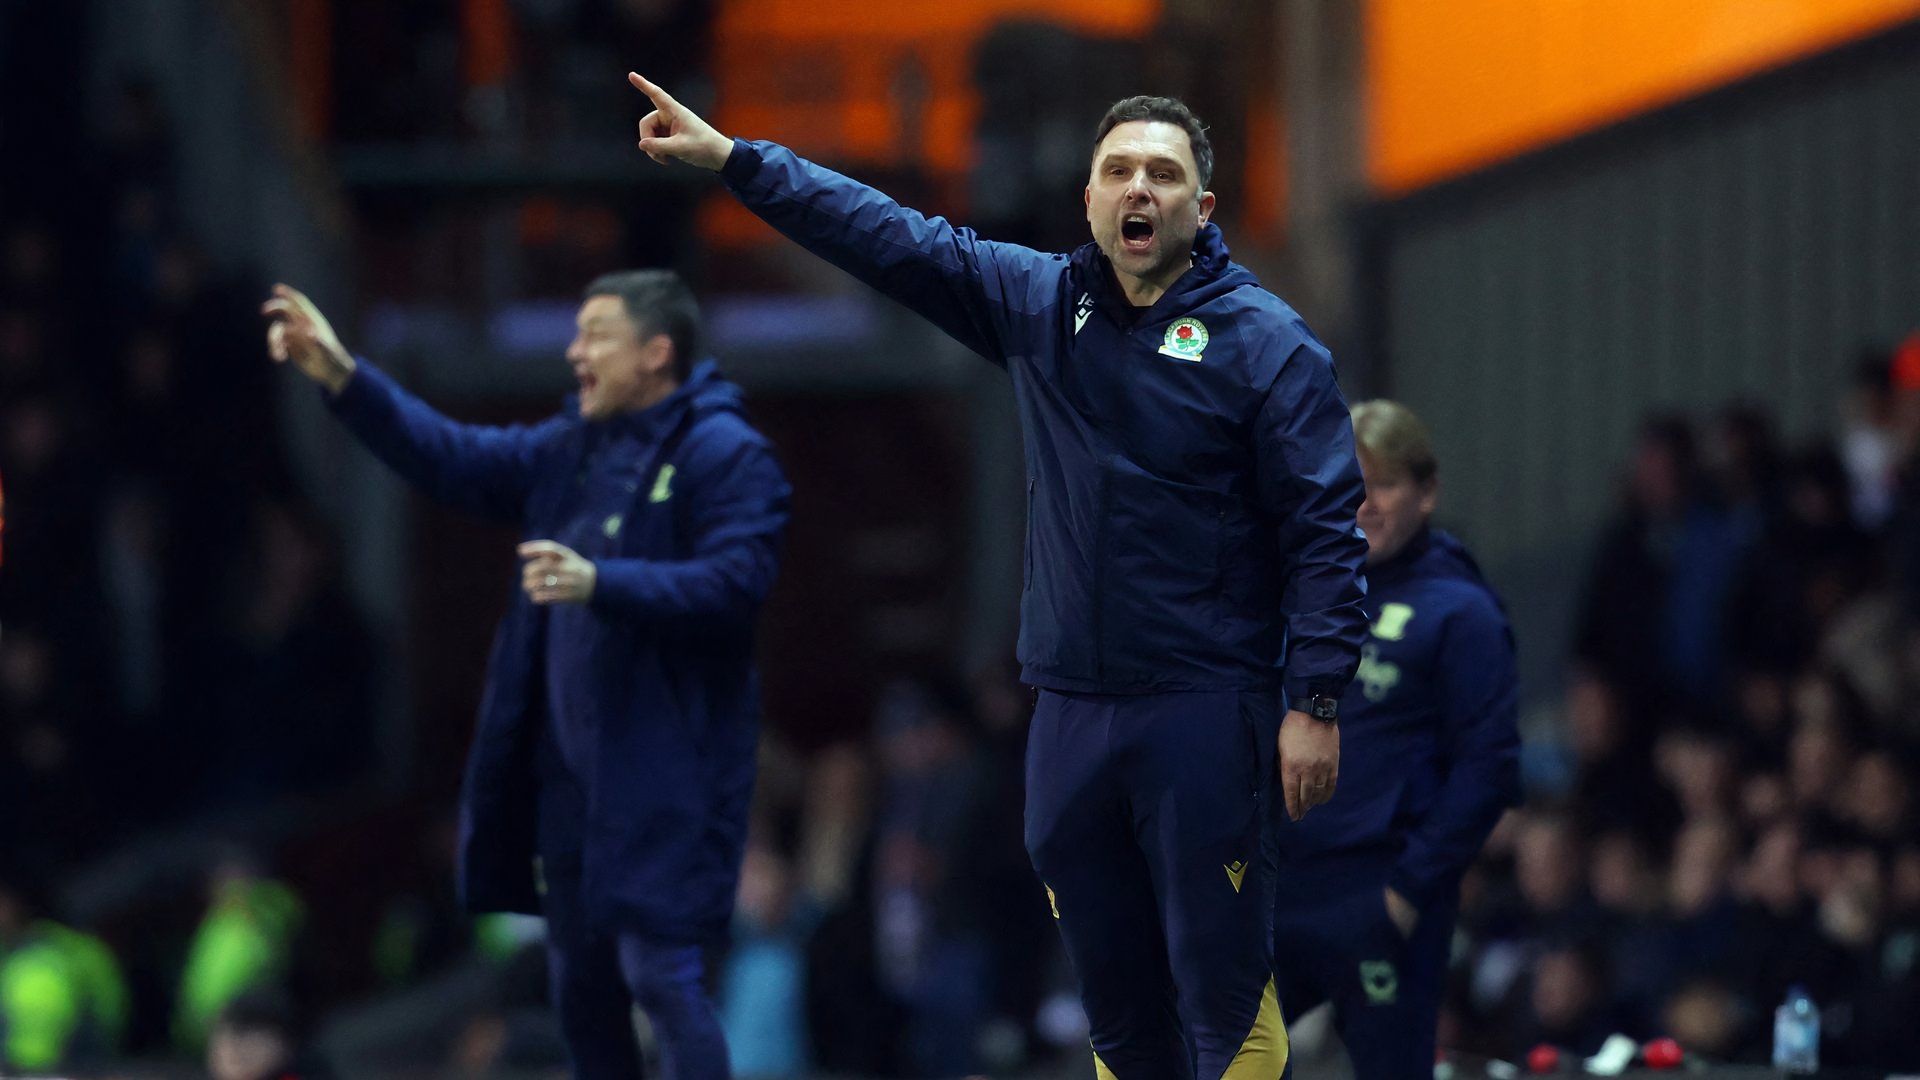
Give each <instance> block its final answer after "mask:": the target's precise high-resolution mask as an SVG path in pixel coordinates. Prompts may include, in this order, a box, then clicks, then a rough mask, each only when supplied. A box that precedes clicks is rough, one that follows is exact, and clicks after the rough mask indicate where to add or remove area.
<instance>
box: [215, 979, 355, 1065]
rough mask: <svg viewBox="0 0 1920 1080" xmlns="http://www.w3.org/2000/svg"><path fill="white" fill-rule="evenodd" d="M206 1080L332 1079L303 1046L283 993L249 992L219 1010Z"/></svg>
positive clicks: (288, 1002)
mask: <svg viewBox="0 0 1920 1080" xmlns="http://www.w3.org/2000/svg"><path fill="white" fill-rule="evenodd" d="M207 1074H208V1075H209V1076H210V1077H211V1078H212V1080H326V1078H328V1077H331V1076H332V1075H333V1073H332V1071H331V1070H329V1069H327V1068H326V1066H325V1065H324V1064H323V1063H321V1062H320V1061H319V1060H318V1059H317V1058H316V1057H315V1056H314V1055H313V1054H312V1052H311V1051H308V1050H306V1049H305V1048H304V1046H303V1040H302V1038H301V1035H300V1025H299V1022H298V1020H297V1019H296V1018H295V1016H294V1011H293V1005H292V1002H290V1001H289V1000H288V999H287V998H286V997H285V996H284V995H282V994H278V993H275V992H272V991H254V992H250V993H247V994H243V995H241V996H240V997H237V998H235V999H234V1000H233V1001H232V1002H231V1003H229V1004H228V1005H227V1007H226V1008H224V1009H221V1010H220V1017H219V1019H217V1020H216V1021H214V1025H213V1033H212V1035H211V1036H210V1038H209V1039H208V1041H207Z"/></svg>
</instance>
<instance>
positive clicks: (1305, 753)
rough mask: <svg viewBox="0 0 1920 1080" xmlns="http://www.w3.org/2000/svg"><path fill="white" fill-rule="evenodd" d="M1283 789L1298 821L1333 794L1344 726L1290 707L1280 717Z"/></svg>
mask: <svg viewBox="0 0 1920 1080" xmlns="http://www.w3.org/2000/svg"><path fill="white" fill-rule="evenodd" d="M1278 750H1279V755H1280V761H1279V765H1280V793H1281V794H1282V795H1284V796H1285V797H1286V801H1287V816H1288V817H1290V818H1292V819H1293V820H1295V821H1299V820H1300V819H1301V818H1303V817H1305V816H1306V814H1307V811H1308V810H1311V809H1313V808H1314V807H1316V806H1319V805H1320V804H1321V803H1323V802H1326V801H1327V800H1328V799H1331V798H1333V786H1334V783H1335V782H1336V781H1338V780H1339V779H1340V729H1339V727H1337V726H1335V725H1333V724H1329V723H1325V722H1323V721H1320V720H1315V719H1314V718H1313V717H1311V716H1308V715H1307V714H1306V713H1303V712H1301V711H1300V710H1299V709H1289V710H1288V711H1287V715H1286V718H1285V719H1283V720H1281V721H1280V743H1279V747H1278Z"/></svg>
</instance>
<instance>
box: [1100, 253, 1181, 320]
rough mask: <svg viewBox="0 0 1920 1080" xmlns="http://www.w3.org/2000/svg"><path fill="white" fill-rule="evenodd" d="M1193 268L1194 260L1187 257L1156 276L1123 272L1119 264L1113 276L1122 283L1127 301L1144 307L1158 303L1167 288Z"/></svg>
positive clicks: (1123, 293) (1135, 305) (1121, 287)
mask: <svg viewBox="0 0 1920 1080" xmlns="http://www.w3.org/2000/svg"><path fill="white" fill-rule="evenodd" d="M1191 269H1193V260H1192V259H1191V258H1187V259H1183V260H1181V261H1180V263H1179V264H1178V265H1175V266H1169V267H1168V268H1167V269H1166V271H1165V272H1163V273H1161V274H1160V275H1158V276H1156V277H1151V278H1145V277H1135V276H1133V275H1132V274H1127V273H1122V272H1121V270H1120V268H1119V267H1117V266H1116V267H1114V269H1113V277H1114V280H1115V281H1117V282H1119V283H1120V292H1121V294H1122V295H1123V296H1125V297H1126V298H1127V303H1129V304H1132V305H1133V306H1134V307H1139V308H1144V307H1152V306H1153V305H1154V304H1156V303H1158V302H1159V301H1160V298H1161V297H1162V296H1165V295H1166V294H1167V290H1168V289H1171V288H1173V283H1174V282H1176V281H1179V280H1180V277H1181V275H1182V274H1185V273H1186V272H1187V271H1189V270H1191Z"/></svg>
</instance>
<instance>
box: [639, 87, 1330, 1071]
mask: <svg viewBox="0 0 1920 1080" xmlns="http://www.w3.org/2000/svg"><path fill="white" fill-rule="evenodd" d="M628 78H629V81H630V82H632V84H633V85H634V86H635V87H636V88H637V89H639V90H640V91H641V92H643V93H645V94H646V95H647V97H648V98H649V99H651V101H652V104H653V111H652V112H651V113H649V114H648V115H647V116H646V118H645V119H643V120H642V121H640V148H641V149H642V150H643V151H645V152H646V153H647V154H648V155H649V156H651V157H652V158H653V159H654V160H655V161H660V162H666V161H670V160H675V159H678V160H681V161H686V162H689V163H691V164H693V165H697V166H700V167H702V168H706V169H712V170H717V171H719V172H720V173H721V177H722V179H723V180H724V182H725V183H726V186H727V188H728V190H729V191H731V192H732V193H733V194H734V195H735V196H736V197H738V198H739V199H740V201H741V202H742V203H744V204H745V205H746V206H747V208H748V209H750V210H752V211H753V212H754V213H755V214H758V215H759V216H760V217H761V218H763V219H764V220H766V221H767V222H768V223H769V224H771V225H772V226H774V227H775V228H776V229H778V230H780V231H781V232H782V233H784V234H786V235H787V236H788V237H790V238H792V239H793V240H795V241H796V242H798V243H800V244H801V245H802V246H804V247H806V248H807V249H808V250H810V251H813V252H814V253H816V254H818V255H820V256H821V257H823V258H825V259H827V260H828V261H830V262H832V263H833V264H834V265H836V266H839V267H840V268H842V269H844V270H846V271H848V272H849V273H852V274H853V275H854V276H856V277H858V278H860V279H861V280H862V281H865V282H866V283H868V284H869V285H872V286H873V287H875V288H877V289H879V290H880V291H882V292H884V293H885V294H886V295H888V296H890V297H892V298H893V299H895V300H897V301H899V302H900V303H902V304H905V305H906V306H908V307H910V308H912V309H913V310H915V311H917V312H919V313H920V314H921V315H922V316H924V317H926V318H927V319H929V320H931V321H932V322H933V323H934V324H935V325H937V326H939V327H940V328H941V329H942V330H944V331H946V332H947V333H948V334H950V335H952V336H953V337H954V338H956V339H958V340H959V341H960V342H961V343H962V344H964V345H966V346H967V347H968V348H970V349H972V350H973V351H975V352H977V353H979V354H980V355H981V356H984V357H986V358H987V359H988V360H990V361H991V362H993V363H995V364H997V365H999V366H1002V367H1005V368H1006V369H1007V370H1008V372H1009V373H1010V374H1011V375H1012V377H1013V386H1014V393H1015V396H1016V398H1017V400H1018V404H1019V413H1020V419H1021V426H1022V428H1023V430H1024V432H1025V436H1026V439H1025V442H1026V462H1027V490H1028V499H1029V509H1028V521H1027V580H1026V587H1025V591H1024V594H1023V596H1022V600H1021V627H1020V644H1019V655H1020V660H1021V662H1022V664H1023V678H1024V679H1025V680H1026V681H1027V682H1029V683H1031V684H1032V685H1034V686H1035V687H1037V688H1038V689H1039V697H1038V699H1037V703H1036V708H1035V712H1034V718H1033V728H1032V731H1031V733H1030V736H1029V740H1028V757H1027V809H1026V815H1027V817H1026V841H1027V850H1028V853H1029V855H1030V856H1031V857H1032V860H1033V865H1034V869H1035V870H1036V871H1037V872H1038V873H1039V875H1040V878H1041V880H1042V881H1043V882H1044V883H1045V885H1046V887H1047V891H1048V894H1049V896H1050V897H1051V899H1052V903H1053V906H1054V911H1055V914H1057V915H1058V916H1059V919H1060V931H1061V935H1062V937H1063V939H1064V940H1065V943H1066V948H1067V953H1068V955H1069V957H1070V959H1071V960H1072V962H1073V966H1074V970H1075V973H1076V975H1077V976H1078V978H1079V981H1080V987H1081V999H1082V1002H1083V1003H1084V1005H1085V1006H1086V1011H1087V1015H1088V1017H1089V1019H1090V1021H1091V1024H1092V1041H1093V1048H1094V1051H1095V1053H1096V1055H1097V1061H1098V1067H1099V1072H1100V1075H1101V1076H1103V1077H1118V1078H1121V1080H1132V1078H1136V1077H1137V1078H1141V1080H1168V1078H1182V1077H1190V1076H1195V1075H1198V1076H1199V1077H1201V1078H1202V1080H1213V1078H1217V1077H1221V1076H1223V1075H1226V1076H1235V1077H1238V1076H1242V1075H1244V1076H1258V1077H1261V1078H1262V1080H1270V1078H1272V1077H1275V1076H1278V1075H1279V1074H1280V1072H1281V1070H1282V1068H1284V1066H1285V1063H1286V1035H1285V1032H1284V1031H1283V1030H1282V1027H1281V1022H1280V1015H1279V1007H1278V1004H1277V1001H1276V998H1275V988H1274V983H1273V980H1272V973H1271V970H1270V968H1269V960H1268V959H1267V958H1268V957H1269V956H1270V955H1271V952H1270V949H1269V943H1268V926H1269V915H1270V911H1271V904H1272V895H1273V894H1272V887H1273V872H1274V871H1273V862H1272V854H1271V850H1270V848H1269V846H1268V840H1269V839H1270V833H1269V830H1268V828H1267V826H1268V824H1269V820H1268V814H1269V810H1270V808H1271V807H1272V806H1273V804H1274V803H1275V801H1276V800H1275V799H1274V796H1273V791H1272V787H1273V783H1272V781H1273V776H1274V774H1275V771H1276V768H1275V767H1276V764H1277V765H1278V773H1279V783H1280V791H1281V796H1282V799H1283V800H1284V803H1285V806H1286V809H1287V811H1288V813H1289V814H1291V815H1293V816H1295V817H1298V816H1300V815H1302V814H1305V813H1306V812H1307V810H1308V809H1309V808H1311V807H1313V806H1315V805H1318V804H1319V803H1322V802H1325V801H1326V800H1327V799H1328V798H1329V797H1331V796H1332V794H1333V788H1334V781H1335V778H1336V774H1337V767H1338V762H1339V736H1338V732H1337V729H1336V728H1335V727H1334V719H1335V716H1336V713H1337V708H1338V699H1339V696H1340V693H1341V691H1342V690H1343V689H1344V688H1345V687H1346V685H1347V682H1348V681H1349V679H1350V678H1351V677H1352V674H1353V670H1354V666H1355V664H1356V662H1357V657H1358V653H1359V649H1360V643H1361V639H1362V636H1363V634H1364V632H1365V629H1366V622H1365V619H1364V616H1363V615H1362V613H1361V611H1360V599H1361V596H1362V594H1363V592H1364V589H1363V586H1362V583H1361V580H1360V576H1359V575H1360V567H1361V565H1362V564H1363V562H1364V561H1365V558H1366V552H1367V548H1366V543H1365V540H1364V539H1363V538H1362V537H1361V535H1360V533H1359V531H1358V529H1357V527H1356V526H1355V522H1354V514H1355V510H1356V508H1357V507H1358V506H1359V505H1360V501H1361V497H1362V487H1361V482H1360V472H1359V468H1358V465H1357V464H1356V462H1355V459H1354V448H1353V432H1352V427H1351V424H1350V423H1349V420H1348V417H1347V408H1346V405H1345V403H1344V402H1343V401H1342V400H1341V396H1340V392H1339V389H1338V388H1337V387H1336V385H1335V383H1334V375H1333V364H1332V361H1331V359H1330V357H1329V356H1328V355H1327V352H1326V350H1325V348H1323V347H1322V346H1321V344H1320V342H1319V341H1318V340H1317V339H1316V338H1315V337H1314V336H1313V334H1312V332H1311V331H1309V330H1308V329H1307V327H1306V324H1305V323H1304V322H1302V321H1301V319H1300V317H1299V316H1298V315H1297V314H1295V313H1294V311H1293V310H1292V309H1291V308H1289V307H1288V306H1287V305H1286V304H1285V303H1283V302H1281V301H1280V299H1279V298H1278V297H1276V296H1274V295H1273V294H1272V293H1269V292H1267V291H1266V290H1265V289H1262V288H1261V287H1260V285H1259V283H1258V282H1257V281H1256V280H1255V279H1254V277H1253V275H1252V274H1250V273H1248V272H1247V271H1246V270H1245V269H1244V268H1242V267H1240V266H1237V265H1235V264H1234V263H1232V262H1230V261H1229V260H1228V257H1227V249H1226V244H1225V242H1224V241H1223V240H1222V238H1221V235H1220V230H1219V229H1218V228H1217V227H1215V226H1213V225H1210V224H1209V223H1208V218H1209V217H1210V216H1211V215H1212V213H1213V208H1214V196H1213V194H1212V193H1211V192H1210V191H1208V190H1207V183H1208V181H1209V179H1210V178H1211V173H1212V169H1213V151H1212V147H1211V145H1210V144H1209V142H1208V141H1207V136H1206V129H1205V127H1204V126H1203V125H1202V124H1201V123H1200V122H1199V120H1198V119H1196V118H1195V117H1194V115H1193V114H1192V113H1191V112H1190V111H1189V110H1188V109H1187V107H1186V106H1185V105H1182V104H1181V103H1180V102H1178V101H1174V100H1172V99H1169V98H1153V97H1135V98H1128V99H1126V100H1124V101H1121V102H1119V103H1117V104H1116V105H1114V106H1113V108H1112V109H1110V110H1109V111H1108V113H1107V115H1106V117H1105V119H1103V120H1102V121H1101V123H1100V125H1099V129H1098V131H1097V132H1096V137H1095V140H1094V147H1093V153H1092V158H1091V162H1090V169H1089V175H1088V180H1087V189H1086V206H1085V212H1086V215H1087V222H1088V225H1089V226H1090V227H1091V229H1092V232H1093V242H1092V243H1090V244H1087V245H1085V246H1084V247H1082V248H1080V249H1079V250H1077V251H1075V252H1073V253H1072V254H1071V255H1052V254H1045V253H1042V252H1038V251H1033V250H1030V249H1027V248H1023V247H1017V246H1014V245H1010V244H1000V243H994V242H992V241H987V240H982V239H979V238H978V237H976V236H975V235H974V234H973V233H972V232H971V231H969V230H966V229H960V228H955V227H954V226H952V225H950V224H948V223H947V222H946V221H944V220H942V219H940V218H927V217H924V216H922V215H921V214H919V213H917V212H915V211H913V210H910V209H908V208H906V207H903V206H901V205H900V204H898V203H896V202H894V201H893V200H892V199H890V198H888V197H887V196H885V195H883V194H881V193H880V192H878V191H875V190H873V189H872V188H869V187H866V186H865V185H862V184H859V183H857V182H855V181H853V180H850V179H848V178H846V177H844V176H841V175H838V174H836V173H833V172H830V171H828V170H826V169H823V168H821V167H819V166H817V165H814V164H812V163H810V162H807V161H805V160H802V159H801V158H799V157H798V156H796V155H794V154H793V153H792V152H791V151H789V150H786V149H785V148H783V147H780V146H776V145H774V144H771V143H765V142H746V141H742V140H735V139H729V138H727V137H726V136H724V135H722V134H720V133H719V132H717V131H715V130H714V129H713V128H712V127H711V126H710V125H708V124H707V123H706V122H705V121H703V120H701V119H700V118H699V117H698V116H696V115H694V114H693V113H692V112H690V111H689V110H687V109H686V108H685V107H684V106H682V105H680V104H679V103H678V102H676V101H675V100H674V99H673V98H672V97H671V96H669V95H668V94H667V93H666V92H665V91H663V90H661V89H660V88H659V87H656V86H654V85H653V84H651V83H649V82H648V81H646V80H645V79H643V78H641V77H640V76H639V75H629V76H628ZM1276 759H1277V760H1276Z"/></svg>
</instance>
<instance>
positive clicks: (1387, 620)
mask: <svg viewBox="0 0 1920 1080" xmlns="http://www.w3.org/2000/svg"><path fill="white" fill-rule="evenodd" d="M1412 621H1413V608H1411V607H1409V606H1408V605H1406V604H1383V605H1381V607H1380V617H1379V618H1377V619H1375V620H1373V636H1374V637H1377V638H1381V639H1382V640H1385V641H1399V640H1400V639H1401V638H1404V637H1406V636H1407V624H1408V623H1410V622H1412Z"/></svg>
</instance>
